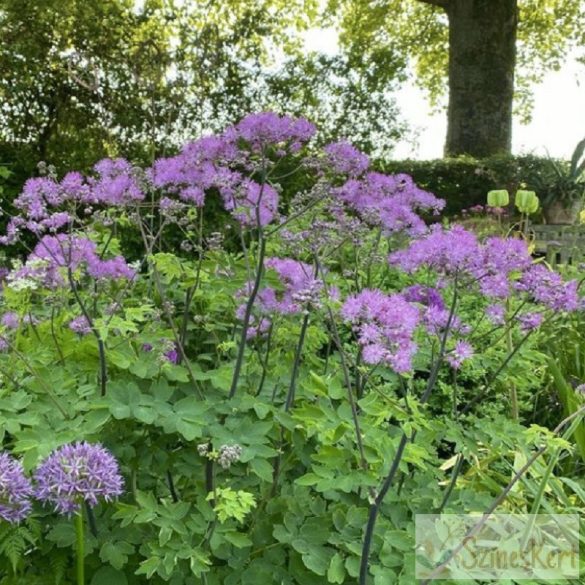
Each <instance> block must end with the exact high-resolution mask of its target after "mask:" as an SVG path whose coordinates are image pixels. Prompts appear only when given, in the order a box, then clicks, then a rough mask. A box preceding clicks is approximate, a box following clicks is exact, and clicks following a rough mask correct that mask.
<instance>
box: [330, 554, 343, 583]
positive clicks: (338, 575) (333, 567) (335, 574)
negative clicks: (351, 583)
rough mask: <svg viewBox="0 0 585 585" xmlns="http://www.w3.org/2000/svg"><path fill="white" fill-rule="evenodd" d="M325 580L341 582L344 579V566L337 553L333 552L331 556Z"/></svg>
mask: <svg viewBox="0 0 585 585" xmlns="http://www.w3.org/2000/svg"><path fill="white" fill-rule="evenodd" d="M327 580H328V581H329V583H343V581H344V580H345V566H344V564H343V558H342V557H341V555H340V554H339V553H335V554H334V555H333V557H332V558H331V562H330V563H329V569H327Z"/></svg>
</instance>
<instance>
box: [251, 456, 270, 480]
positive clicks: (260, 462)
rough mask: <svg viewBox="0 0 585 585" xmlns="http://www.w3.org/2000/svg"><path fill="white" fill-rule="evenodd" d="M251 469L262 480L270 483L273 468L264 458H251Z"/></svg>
mask: <svg viewBox="0 0 585 585" xmlns="http://www.w3.org/2000/svg"><path fill="white" fill-rule="evenodd" d="M250 467H251V468H252V471H253V472H254V473H255V474H256V475H257V476H258V477H259V478H260V479H262V480H264V481H265V482H267V483H272V479H273V477H272V476H273V471H274V470H273V469H272V465H270V463H268V461H266V459H253V460H252V461H251V462H250Z"/></svg>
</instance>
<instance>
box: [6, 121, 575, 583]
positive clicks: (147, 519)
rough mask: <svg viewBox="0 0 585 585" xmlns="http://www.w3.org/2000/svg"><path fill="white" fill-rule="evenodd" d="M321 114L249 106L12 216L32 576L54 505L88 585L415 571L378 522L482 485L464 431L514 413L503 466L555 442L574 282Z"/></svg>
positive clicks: (60, 181) (19, 478) (41, 187)
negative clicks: (313, 120) (382, 162)
mask: <svg viewBox="0 0 585 585" xmlns="http://www.w3.org/2000/svg"><path fill="white" fill-rule="evenodd" d="M314 132H315V129H314V127H313V126H312V125H311V124H310V123H309V122H307V121H306V120H303V119H294V118H290V117H287V116H278V115H276V114H273V113H270V112H267V113H261V114H254V115H251V116H248V117H246V118H245V119H243V120H242V121H240V122H239V123H237V124H235V125H234V126H232V127H229V128H227V129H226V130H225V131H224V132H223V133H221V134H218V135H214V136H207V137H204V138H201V139H199V140H196V141H195V142H192V143H190V144H187V145H186V146H185V147H184V148H182V149H181V151H180V152H179V153H177V154H176V155H175V156H171V157H165V158H161V159H158V160H156V161H155V162H154V163H153V164H152V165H151V166H149V167H147V168H140V167H137V166H135V165H133V164H131V163H130V162H128V161H126V160H124V159H107V160H103V161H100V162H98V163H97V164H96V165H95V167H94V169H93V170H92V172H90V173H88V174H86V175H83V174H81V173H77V172H71V173H67V174H65V175H64V176H63V177H61V178H58V177H56V176H53V175H45V176H40V177H36V178H33V179H30V180H29V181H28V182H27V183H26V184H25V185H24V187H23V191H22V194H21V195H20V196H19V197H18V198H17V199H16V200H15V201H14V205H13V207H12V209H7V210H6V212H7V213H9V214H10V216H11V218H10V221H9V224H8V227H7V230H6V233H5V234H4V235H2V236H1V239H0V242H1V243H2V244H5V245H10V244H13V243H16V242H19V241H20V242H26V243H27V245H28V244H30V242H31V241H33V242H34V243H33V245H32V246H31V247H30V252H29V254H28V255H27V257H26V258H23V259H22V260H20V261H16V260H15V261H14V262H13V263H12V265H10V266H7V267H6V269H5V270H4V272H3V273H2V294H1V312H2V315H1V316H0V350H1V353H0V374H1V375H2V380H3V388H5V390H2V392H4V394H2V396H0V414H1V415H2V416H1V417H0V420H5V421H6V423H3V424H4V426H3V427H2V433H3V435H2V436H3V437H4V439H3V441H4V445H5V448H6V451H7V453H6V454H4V455H3V457H4V459H1V458H0V517H1V518H3V519H4V520H7V521H8V522H15V521H20V520H23V519H24V518H25V516H27V515H28V514H29V513H30V512H31V511H32V513H33V517H34V516H41V517H42V518H43V522H44V523H45V524H43V525H46V526H52V528H51V529H47V533H46V534H43V535H42V536H43V537H46V538H45V539H44V540H43V542H42V543H41V541H40V540H35V539H33V544H32V545H31V546H30V550H27V554H26V555H21V556H20V557H19V558H18V560H17V562H16V566H17V568H16V569H15V571H19V572H20V573H19V574H23V575H26V576H27V578H29V579H30V580H31V583H32V582H34V579H36V578H37V577H38V578H44V575H43V572H42V570H40V569H38V568H39V567H42V566H43V564H44V563H46V560H47V556H50V555H54V556H55V557H57V556H58V555H59V554H60V552H59V551H60V548H64V547H65V546H68V544H69V545H70V544H71V542H69V543H68V544H67V539H66V537H65V536H63V537H62V536H61V534H62V533H63V534H64V533H65V530H64V529H58V528H57V527H58V526H59V525H58V524H55V522H56V520H55V518H54V517H53V516H52V515H50V514H51V513H50V512H49V509H50V507H53V508H54V509H55V510H56V511H57V512H58V513H60V514H65V515H67V514H69V515H73V516H74V518H75V520H76V535H77V536H76V542H77V551H78V552H77V557H78V563H77V566H76V568H74V567H73V566H70V564H68V563H69V560H68V559H65V561H64V566H65V569H64V571H65V573H67V574H68V575H69V577H70V578H71V579H72V575H73V574H74V573H73V572H74V570H75V571H76V574H77V578H78V582H82V580H83V579H84V578H85V577H84V575H85V569H86V567H87V568H88V571H91V572H92V576H91V577H92V582H96V583H98V584H99V583H101V582H102V581H103V580H108V579H113V578H114V577H115V578H118V580H120V581H122V582H128V583H138V582H144V581H143V580H150V581H152V582H153V583H160V582H171V583H215V582H217V583H220V582H221V583H227V584H228V585H229V584H235V583H251V582H254V583H256V582H277V581H278V582H286V583H291V584H293V583H299V584H303V585H304V584H305V583H313V582H323V580H324V579H327V581H328V582H330V583H350V582H352V583H355V582H356V580H357V581H358V582H359V583H360V585H366V584H367V583H370V582H371V580H372V578H373V579H374V580H375V582H378V581H379V580H380V579H391V578H394V577H396V579H400V580H401V582H413V579H414V577H413V575H412V574H411V573H409V572H408V571H409V569H408V567H409V563H407V562H406V561H405V560H404V559H403V558H400V559H398V560H397V558H396V554H397V553H396V552H395V551H394V548H393V544H392V541H391V539H390V540H388V537H387V535H388V534H390V535H391V536H392V537H393V538H398V537H399V536H400V538H404V539H405V541H406V542H408V539H409V538H410V533H411V528H412V517H413V516H414V514H416V513H420V512H434V511H436V510H437V506H438V507H439V508H440V509H444V508H445V507H447V506H453V507H455V508H456V509H458V510H465V511H466V510H469V509H470V508H472V507H473V505H475V504H476V503H477V502H482V503H485V497H486V493H490V490H493V489H494V483H496V485H497V482H496V480H493V481H491V482H490V483H489V485H488V487H487V488H486V487H485V486H484V485H479V486H475V485H471V484H470V482H469V481H468V479H467V477H464V476H463V474H464V472H465V471H466V466H469V469H471V468H472V465H473V462H474V461H476V460H477V459H478V458H479V457H480V456H481V455H482V454H483V451H482V450H481V449H479V448H478V449H477V451H476V452H471V448H470V447H469V444H470V443H472V442H473V441H472V440H471V439H470V437H471V436H478V437H481V439H478V443H479V442H481V444H485V443H486V439H485V438H484V437H483V435H482V433H483V432H487V431H485V428H484V427H487V428H491V427H490V425H492V426H493V427H494V428H498V429H499V428H503V427H504V425H507V426H505V428H506V429H507V432H509V433H510V441H509V445H510V447H509V450H508V451H506V450H504V449H503V448H502V449H501V450H500V451H498V452H497V453H495V454H493V455H491V456H492V457H493V458H498V457H500V458H501V462H500V463H501V465H506V464H507V462H508V459H509V458H510V457H511V455H510V453H513V452H514V451H513V449H514V448H516V447H517V445H523V448H525V449H526V450H530V449H534V448H540V443H539V442H540V441H543V442H546V441H548V443H550V444H553V443H554V440H555V436H554V433H552V432H548V434H547V431H545V430H544V429H542V428H541V427H540V430H539V431H536V430H535V429H534V428H532V429H531V428H530V427H529V426H528V425H529V424H530V423H531V422H538V421H533V420H532V419H531V418H530V417H531V416H532V415H531V413H532V411H533V407H534V406H535V403H534V402H533V400H535V399H534V398H533V395H536V394H537V390H538V388H539V384H540V383H541V382H542V380H541V379H540V378H539V375H540V372H541V368H542V365H541V361H540V355H539V354H538V350H537V345H536V342H537V341H538V339H539V335H540V333H539V331H540V330H541V329H542V327H545V326H549V325H550V324H551V323H554V322H555V321H558V320H560V319H562V318H563V317H564V316H566V315H569V314H571V313H576V312H580V311H582V310H583V308H584V303H583V296H582V294H581V292H580V283H579V281H577V280H572V281H571V280H569V281H565V280H563V278H562V277H561V276H560V275H559V274H557V273H556V272H553V271H552V270H550V269H549V268H548V267H547V266H546V265H545V264H544V263H542V262H536V261H535V259H534V258H532V256H531V254H530V251H529V249H528V248H527V246H526V244H525V242H523V241H522V240H519V239H514V238H511V239H506V238H494V237H492V238H487V239H482V238H480V237H478V236H477V235H476V234H474V233H472V232H470V231H468V230H465V229H464V228H462V227H460V226H457V225H449V224H448V223H446V222H444V221H443V222H441V223H439V222H438V221H437V220H438V219H440V213H441V210H442V209H443V207H444V202H443V201H441V200H439V199H437V198H436V197H434V196H433V195H432V194H430V193H427V192H425V191H424V190H422V189H420V188H419V187H418V186H417V185H416V184H415V183H414V182H413V181H412V179H411V178H410V177H408V176H406V175H401V174H399V175H393V176H388V175H384V174H382V173H379V172H376V171H374V170H372V169H371V168H370V161H369V159H368V157H367V156H366V155H365V154H363V153H361V152H359V151H357V150H356V149H355V148H354V147H353V146H351V145H350V144H348V143H347V142H345V141H340V142H336V143H333V144H329V145H326V146H325V147H324V148H322V149H319V148H317V147H316V146H315V145H313V144H312V140H313V135H314ZM299 178H300V179H302V180H298V182H297V183H296V184H297V185H302V188H301V189H299V190H297V191H296V192H294V193H292V194H291V192H290V191H291V189H290V184H291V180H292V179H299ZM217 207H220V208H221V210H222V211H221V213H223V216H222V217H223V218H224V220H225V224H226V229H225V231H226V232H228V233H229V232H231V234H230V236H229V240H230V242H232V247H231V248H228V247H227V246H224V245H223V244H222V240H223V236H224V235H225V234H221V233H215V232H210V230H209V229H208V228H207V223H206V222H207V220H208V216H209V214H211V213H213V211H212V210H213V209H214V208H215V209H217ZM121 234H123V235H124V236H125V237H129V236H130V235H131V237H132V240H133V241H139V242H140V243H141V251H140V253H139V254H136V252H135V250H134V253H133V254H134V257H132V258H130V257H129V255H128V253H126V254H125V253H124V250H125V249H126V252H127V251H128V250H129V249H130V248H129V247H126V248H125V246H127V241H124V239H123V238H122V237H121ZM233 242H237V247H234V246H233ZM517 364H523V366H522V367H518V366H517ZM96 386H97V388H96ZM503 387H505V388H508V389H509V395H508V397H506V398H502V395H501V391H502V388H503ZM575 400H577V398H575ZM477 416H480V417H483V418H482V419H481V420H482V424H480V425H476V424H475V417H477ZM498 425H500V426H498ZM525 425H526V426H525ZM560 428H562V427H560ZM494 432H495V431H494ZM96 440H100V441H102V442H103V443H104V444H108V445H113V446H115V452H116V454H117V455H118V458H119V461H120V466H121V468H122V469H124V473H125V476H126V474H127V478H126V479H127V481H126V484H125V492H124V493H122V487H123V486H122V477H121V473H120V470H119V468H118V463H117V461H116V460H114V459H113V457H112V455H111V454H110V453H109V452H107V451H105V450H104V449H103V448H102V447H101V446H99V445H97V444H96ZM47 442H48V443H50V444H54V445H65V446H63V447H60V448H58V449H57V450H56V451H54V452H53V453H52V454H50V455H49V456H48V457H46V455H47V451H46V448H45V445H46V444H47ZM10 452H12V453H13V454H14V453H23V454H24V456H23V461H22V465H21V464H20V463H19V462H17V461H16V460H15V459H14V457H13V456H12V455H10V454H9V453H10ZM523 456H525V454H523ZM453 458H455V460H456V464H455V465H454V466H453V468H452V474H451V476H450V477H448V478H447V477H446V476H445V473H446V470H450V469H451V465H449V462H450V461H451V460H452V459H453ZM445 459H446V461H445ZM512 459H514V460H515V458H512ZM32 468H36V471H35V472H34V474H33V480H32V483H31V481H30V480H28V479H27V476H26V474H25V469H32ZM497 477H498V479H499V478H501V477H502V474H500V475H498V476H497ZM445 484H448V487H447V488H445V487H444V486H445ZM566 485H570V484H566ZM502 490H503V492H505V486H503V487H502ZM32 497H36V498H38V499H40V500H41V501H42V502H44V503H45V504H47V505H46V506H38V507H32V504H31V498H32ZM118 497H120V500H119V501H118V500H117V498H118ZM98 502H102V503H103V504H106V505H97V504H98ZM390 502H391V505H389V503H390ZM509 505H510V506H514V505H515V502H514V501H511V502H510V503H509ZM86 517H87V519H88V520H89V525H90V528H91V535H86V533H85V530H84V521H85V520H84V518H86ZM33 521H34V520H33ZM18 529H19V530H23V529H24V527H23V526H20V527H19V528H18ZM61 538H62V539H63V540H61ZM88 538H91V541H89V542H90V546H86V547H84V544H88V542H87V539H88ZM47 543H55V544H56V545H58V546H55V547H53V548H51V547H52V545H51V544H47ZM401 547H402V548H400V547H398V548H397V550H404V548H405V546H404V544H403V543H401ZM406 548H408V547H406ZM1 550H2V548H1V544H0V551H1ZM0 554H1V553H0ZM398 565H403V566H404V568H403V569H402V573H401V574H400V576H399V575H398V573H396V570H397V569H396V567H397V566H398ZM389 575H393V577H390V576H389ZM1 578H2V577H0V583H1V582H2V581H1ZM396 579H394V580H395V581H396ZM409 579H410V581H409ZM389 582H391V581H389ZM396 582H398V581H396Z"/></svg>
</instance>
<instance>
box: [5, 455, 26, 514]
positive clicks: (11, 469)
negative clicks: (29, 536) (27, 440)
mask: <svg viewBox="0 0 585 585" xmlns="http://www.w3.org/2000/svg"><path fill="white" fill-rule="evenodd" d="M32 494H33V487H32V484H31V482H30V481H29V479H28V478H27V477H26V476H25V475H24V469H23V467H22V464H21V463H20V461H18V460H16V459H14V458H13V457H11V456H10V455H8V453H0V518H2V519H3V520H6V521H7V522H12V523H16V522H20V521H21V520H23V519H24V518H26V517H27V516H28V515H29V513H30V511H31V508H32V505H31V501H30V499H31V496H32Z"/></svg>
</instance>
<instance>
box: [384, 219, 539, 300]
mask: <svg viewBox="0 0 585 585" xmlns="http://www.w3.org/2000/svg"><path fill="white" fill-rule="evenodd" d="M389 262H390V264H393V265H395V266H398V267H400V268H402V269H403V270H404V271H406V272H409V273H412V272H415V271H416V270H418V269H419V268H421V267H428V268H433V269H435V270H436V271H437V272H439V273H440V274H445V275H449V276H452V275H453V274H455V273H457V274H458V275H459V276H460V277H461V278H462V279H463V278H467V284H470V283H471V282H476V283H477V286H478V287H479V290H480V292H481V293H482V294H483V295H485V296H486V297H488V298H492V299H505V298H507V297H509V296H510V293H511V291H512V284H513V282H515V280H516V279H517V278H518V277H519V275H521V274H523V272H525V271H526V270H528V269H529V268H530V266H531V264H532V259H531V257H530V253H529V251H528V247H527V246H526V243H525V242H524V241H522V240H519V239H514V238H507V239H505V238H488V239H487V240H486V241H485V242H480V241H479V240H478V239H477V237H476V236H475V234H473V233H471V232H469V231H467V230H466V229H464V228H463V227H461V226H458V225H455V226H453V227H451V228H448V229H445V228H443V227H441V226H433V227H432V228H431V230H430V231H429V233H428V234H427V235H425V236H424V237H422V238H420V239H418V240H415V241H413V242H412V243H411V244H410V246H409V247H408V248H406V249H405V250H400V251H398V252H394V253H393V254H391V255H390V256H389Z"/></svg>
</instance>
